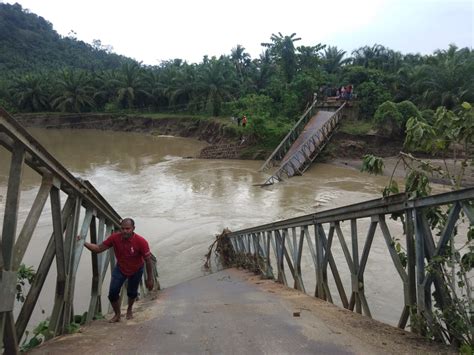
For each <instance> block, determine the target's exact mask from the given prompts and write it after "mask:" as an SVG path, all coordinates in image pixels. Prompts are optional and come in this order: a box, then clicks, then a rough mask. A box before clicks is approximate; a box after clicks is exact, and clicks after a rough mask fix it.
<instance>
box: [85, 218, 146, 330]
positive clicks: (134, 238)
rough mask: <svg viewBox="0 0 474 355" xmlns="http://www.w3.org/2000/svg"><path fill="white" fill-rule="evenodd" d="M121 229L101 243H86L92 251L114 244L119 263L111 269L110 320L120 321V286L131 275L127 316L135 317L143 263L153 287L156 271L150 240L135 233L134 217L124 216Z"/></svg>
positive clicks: (95, 251)
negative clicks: (134, 304)
mask: <svg viewBox="0 0 474 355" xmlns="http://www.w3.org/2000/svg"><path fill="white" fill-rule="evenodd" d="M121 230H122V231H121V232H118V233H114V234H112V235H110V236H109V237H108V238H107V239H106V240H104V242H103V243H102V244H100V245H97V244H92V243H87V242H85V243H84V246H85V247H86V248H87V249H89V250H90V251H91V252H93V253H102V252H103V251H105V250H107V249H109V248H110V247H113V248H114V253H115V257H116V259H117V265H116V266H115V268H114V270H113V271H112V277H111V279H110V288H109V300H110V303H111V304H112V308H113V309H114V312H115V316H114V317H113V318H112V319H111V320H110V322H111V323H115V322H120V301H119V295H120V289H121V288H122V285H123V283H124V282H125V280H127V279H128V286H127V296H128V308H127V319H131V318H133V312H132V307H133V303H134V302H135V299H136V298H137V296H138V286H139V284H140V280H141V278H142V275H143V264H144V263H145V264H146V271H147V275H148V276H147V279H146V281H145V285H146V287H147V288H148V289H149V290H152V289H153V277H152V275H153V271H152V262H151V253H150V247H149V246H148V242H147V241H146V240H145V238H143V237H142V236H139V235H138V234H136V233H134V232H133V231H134V230H135V222H134V220H133V219H131V218H124V219H123V220H122V223H121Z"/></svg>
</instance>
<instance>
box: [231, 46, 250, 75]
mask: <svg viewBox="0 0 474 355" xmlns="http://www.w3.org/2000/svg"><path fill="white" fill-rule="evenodd" d="M230 58H231V60H232V63H234V66H235V70H236V71H237V74H238V76H239V79H240V83H243V81H244V70H245V68H246V67H247V66H248V65H249V64H250V63H251V60H250V55H249V54H248V53H246V52H245V48H244V47H243V46H241V45H240V44H238V45H237V47H235V48H232V50H231V54H230Z"/></svg>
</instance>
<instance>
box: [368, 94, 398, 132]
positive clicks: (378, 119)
mask: <svg viewBox="0 0 474 355" xmlns="http://www.w3.org/2000/svg"><path fill="white" fill-rule="evenodd" d="M374 121H375V124H376V126H377V129H378V133H379V134H382V135H384V136H388V137H393V136H397V135H399V134H400V133H401V130H402V127H401V126H402V124H403V116H402V115H401V113H400V112H399V111H398V108H397V105H396V104H395V103H393V102H392V101H385V102H384V103H383V104H381V105H380V106H379V107H378V108H377V111H376V112H375V115H374ZM403 128H404V125H403Z"/></svg>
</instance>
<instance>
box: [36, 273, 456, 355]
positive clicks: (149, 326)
mask: <svg viewBox="0 0 474 355" xmlns="http://www.w3.org/2000/svg"><path fill="white" fill-rule="evenodd" d="M295 312H299V316H297V314H294V313H295ZM446 349H447V348H445V347H440V345H437V344H432V343H429V342H427V341H426V340H424V339H422V338H420V337H418V336H416V335H414V334H412V333H407V332H405V331H402V330H400V329H397V328H393V327H390V326H388V325H385V324H381V323H379V322H376V321H373V320H371V319H369V318H366V317H363V316H360V315H359V314H356V313H352V312H350V311H347V310H345V309H341V308H338V307H336V306H334V305H332V304H330V303H327V302H324V301H322V300H319V299H316V298H313V297H310V296H308V295H306V294H303V293H300V292H298V291H296V290H293V289H288V288H285V287H284V286H282V285H280V284H276V283H275V282H274V281H271V280H261V279H260V278H259V277H258V276H255V275H254V274H251V273H248V272H244V271H239V270H236V269H229V270H225V271H222V272H219V273H215V274H212V275H208V276H205V277H201V278H198V279H195V280H192V281H188V282H185V283H182V284H179V285H177V286H174V287H170V288H168V289H165V290H163V291H161V292H160V293H159V297H158V299H155V300H144V301H141V302H140V303H139V304H138V307H137V312H136V314H135V319H133V320H124V321H122V322H120V323H115V324H109V323H107V322H106V321H105V320H99V321H95V322H93V323H92V325H91V326H87V327H84V328H83V330H82V332H80V333H76V334H72V335H66V336H61V337H59V338H56V339H54V340H52V341H50V342H48V343H46V344H44V345H42V346H40V347H39V348H37V349H35V350H33V351H32V352H31V353H32V354H46V353H47V354H50V353H54V354H56V353H67V354H85V353H93V354H109V353H114V354H118V353H120V354H123V353H127V354H131V353H133V354H135V353H140V354H142V353H146V354H149V353H154V354H170V353H178V354H181V353H206V354H207V353H209V354H234V353H243V352H245V353H249V354H277V353H278V354H284V353H292V354H309V353H311V354H315V353H331V354H350V353H385V352H388V353H425V352H438V351H440V350H442V351H446ZM448 352H449V351H448Z"/></svg>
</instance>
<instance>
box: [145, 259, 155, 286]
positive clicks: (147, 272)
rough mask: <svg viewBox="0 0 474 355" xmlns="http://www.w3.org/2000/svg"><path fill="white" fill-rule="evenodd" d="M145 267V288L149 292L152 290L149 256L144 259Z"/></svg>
mask: <svg viewBox="0 0 474 355" xmlns="http://www.w3.org/2000/svg"><path fill="white" fill-rule="evenodd" d="M145 265H146V274H147V278H146V280H145V286H146V288H147V289H149V290H150V291H151V290H153V283H154V282H153V262H152V261H151V256H148V257H147V258H145Z"/></svg>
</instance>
